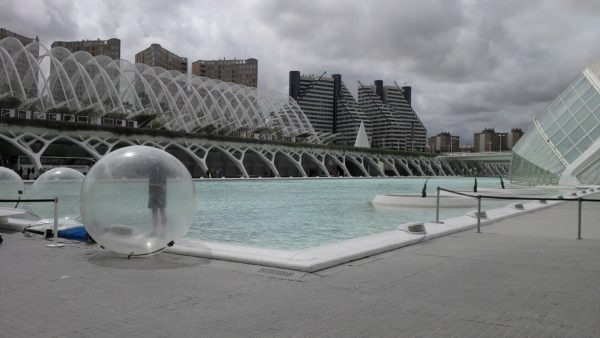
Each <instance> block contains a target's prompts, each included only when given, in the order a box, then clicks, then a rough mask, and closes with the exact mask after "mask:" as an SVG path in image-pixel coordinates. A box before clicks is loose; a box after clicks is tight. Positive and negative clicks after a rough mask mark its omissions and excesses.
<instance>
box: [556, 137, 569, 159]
mask: <svg viewBox="0 0 600 338" xmlns="http://www.w3.org/2000/svg"><path fill="white" fill-rule="evenodd" d="M571 148H573V143H571V141H569V139H568V138H566V139H564V140H562V142H561V143H560V144H559V145H558V146H557V147H556V149H558V151H560V153H561V154H563V155H565V154H566V153H567V152H568V151H569V150H570V149H571Z"/></svg>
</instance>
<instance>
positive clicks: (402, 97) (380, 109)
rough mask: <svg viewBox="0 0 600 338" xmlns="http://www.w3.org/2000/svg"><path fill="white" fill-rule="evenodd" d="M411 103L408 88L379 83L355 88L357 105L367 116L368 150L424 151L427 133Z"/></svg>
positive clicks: (410, 92) (378, 81)
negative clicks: (369, 147)
mask: <svg viewBox="0 0 600 338" xmlns="http://www.w3.org/2000/svg"><path fill="white" fill-rule="evenodd" d="M411 101H412V88H411V87H408V86H405V87H402V88H400V87H399V86H397V85H394V86H384V85H383V81H381V80H376V81H375V82H374V84H373V85H372V86H363V85H362V84H361V85H360V86H359V88H358V104H359V106H360V108H361V109H362V110H363V111H364V113H365V115H366V116H367V120H368V123H367V134H368V135H369V139H370V141H371V146H372V147H380V148H391V149H399V150H410V151H417V150H423V149H424V148H425V147H426V144H427V129H425V126H424V125H423V123H422V122H421V120H420V119H419V117H418V116H417V114H416V112H415V111H414V110H413V108H412V102H411Z"/></svg>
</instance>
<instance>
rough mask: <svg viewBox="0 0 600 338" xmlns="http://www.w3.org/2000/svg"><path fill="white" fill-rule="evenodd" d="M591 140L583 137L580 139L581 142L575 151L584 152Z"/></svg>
mask: <svg viewBox="0 0 600 338" xmlns="http://www.w3.org/2000/svg"><path fill="white" fill-rule="evenodd" d="M592 143H593V142H592V139H591V138H589V137H587V136H585V137H583V138H582V139H581V141H579V143H578V144H577V149H579V151H580V152H582V153H583V152H584V151H585V150H586V149H587V148H589V146H590V145H591V144H592Z"/></svg>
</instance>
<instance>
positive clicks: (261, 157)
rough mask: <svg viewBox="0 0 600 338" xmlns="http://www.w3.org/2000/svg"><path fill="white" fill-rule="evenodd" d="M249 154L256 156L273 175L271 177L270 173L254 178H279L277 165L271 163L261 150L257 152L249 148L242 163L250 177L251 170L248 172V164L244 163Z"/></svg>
mask: <svg viewBox="0 0 600 338" xmlns="http://www.w3.org/2000/svg"><path fill="white" fill-rule="evenodd" d="M248 154H253V155H254V156H256V157H257V158H258V159H259V160H260V161H261V163H263V164H264V165H265V166H266V167H267V168H268V169H269V170H270V171H271V173H272V175H269V173H266V174H262V175H254V176H262V177H270V176H273V177H279V176H280V175H279V171H278V170H277V168H276V167H275V164H274V163H273V162H271V161H270V160H269V159H268V158H267V157H266V156H265V155H263V154H262V152H260V151H259V150H255V149H252V148H248V149H246V153H245V155H244V160H243V161H242V163H243V164H244V168H245V169H246V172H247V173H248V175H250V173H249V170H248V165H247V164H246V163H244V161H246V160H247V156H246V155H248Z"/></svg>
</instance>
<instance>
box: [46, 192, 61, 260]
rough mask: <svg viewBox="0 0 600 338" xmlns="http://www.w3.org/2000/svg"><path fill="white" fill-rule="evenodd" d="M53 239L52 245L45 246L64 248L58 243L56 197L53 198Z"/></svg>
mask: <svg viewBox="0 0 600 338" xmlns="http://www.w3.org/2000/svg"><path fill="white" fill-rule="evenodd" d="M53 232H54V238H53V242H54V243H52V244H47V245H46V246H47V247H49V248H62V247H63V246H65V245H64V244H62V243H59V242H58V197H54V229H53Z"/></svg>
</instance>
